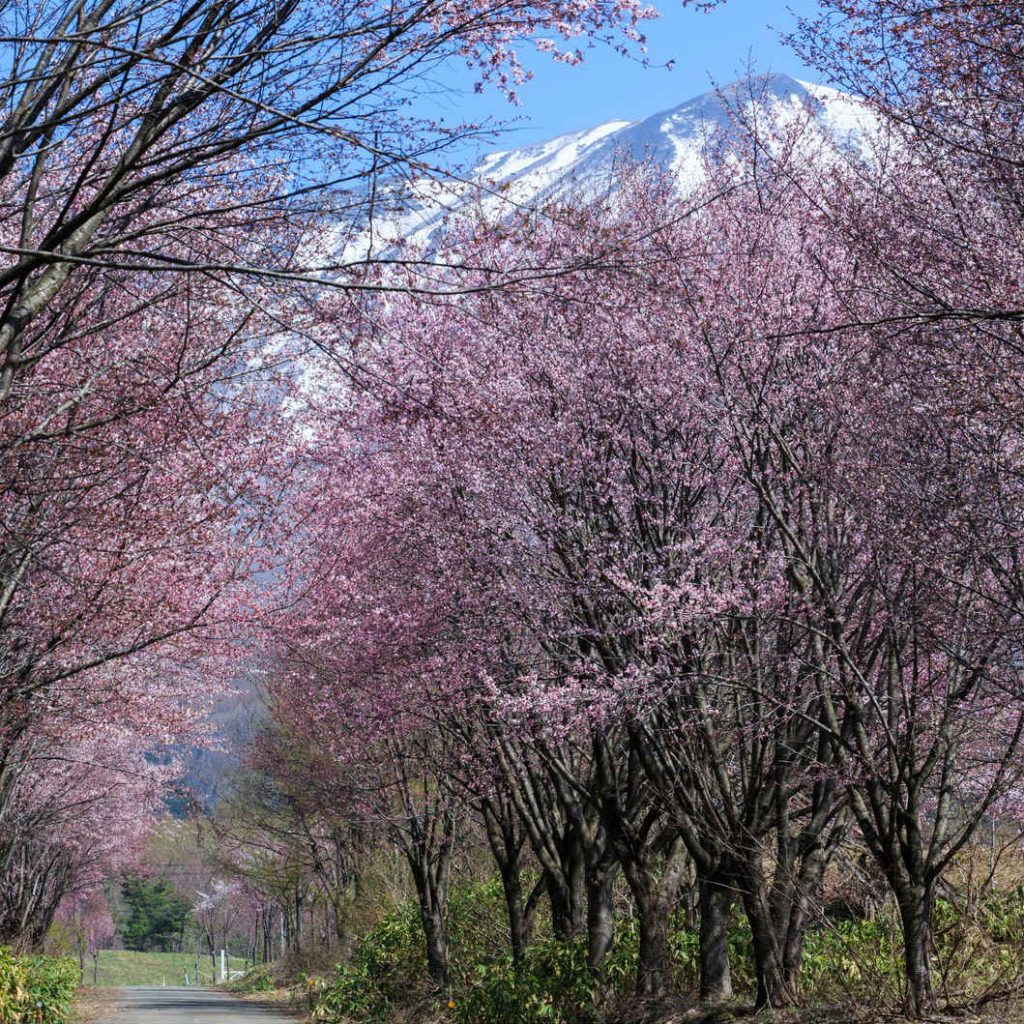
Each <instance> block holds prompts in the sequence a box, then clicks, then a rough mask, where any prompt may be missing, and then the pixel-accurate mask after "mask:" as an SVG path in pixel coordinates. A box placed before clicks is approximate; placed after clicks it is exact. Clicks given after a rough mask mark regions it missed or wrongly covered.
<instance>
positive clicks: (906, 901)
mask: <svg viewBox="0 0 1024 1024" xmlns="http://www.w3.org/2000/svg"><path fill="white" fill-rule="evenodd" d="M934 898H935V894H934V891H933V889H932V888H931V886H927V885H907V886H902V887H901V888H900V890H899V891H898V892H897V894H896V902H897V905H898V906H899V911H900V921H901V923H902V925H903V957H904V965H905V968H906V973H907V992H906V1000H905V1003H906V1005H905V1010H906V1013H907V1016H908V1017H923V1016H925V1015H927V1014H928V1013H929V1012H931V1010H932V1009H933V1008H934V1007H935V992H934V991H933V989H932V973H931V964H930V962H929V957H928V944H929V940H930V939H931V916H932V904H933V903H934Z"/></svg>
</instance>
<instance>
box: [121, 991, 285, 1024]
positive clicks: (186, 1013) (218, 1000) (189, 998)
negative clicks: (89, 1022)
mask: <svg viewBox="0 0 1024 1024" xmlns="http://www.w3.org/2000/svg"><path fill="white" fill-rule="evenodd" d="M103 1024H295V1018H293V1017H288V1016H285V1015H283V1014H280V1013H275V1012H274V1011H271V1010H267V1009H265V1008H263V1007H259V1006H254V1005H252V1004H251V1003H243V1002H241V1001H239V1000H238V999H234V998H232V997H231V996H229V995H225V994H224V993H223V992H213V991H211V990H209V989H202V988H171V987H167V988H164V987H162V986H160V987H148V988H128V989H125V990H124V992H123V993H121V999H120V1002H119V1004H118V1006H117V1007H116V1009H114V1010H113V1011H112V1012H109V1011H108V1013H107V1014H106V1015H105V1016H104V1018H103Z"/></svg>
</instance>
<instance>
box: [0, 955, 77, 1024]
mask: <svg viewBox="0 0 1024 1024" xmlns="http://www.w3.org/2000/svg"><path fill="white" fill-rule="evenodd" d="M78 981H79V971H78V966H77V964H76V963H75V961H74V960H72V959H70V958H69V957H49V956H15V955H14V954H13V953H11V951H10V950H8V949H0V1021H3V1024H64V1021H66V1020H67V1016H68V1011H69V1010H70V1008H71V1000H72V998H73V997H74V994H75V990H76V989H77V988H78Z"/></svg>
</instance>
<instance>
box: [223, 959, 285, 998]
mask: <svg viewBox="0 0 1024 1024" xmlns="http://www.w3.org/2000/svg"><path fill="white" fill-rule="evenodd" d="M224 988H226V989H227V990H228V991H229V992H272V991H273V990H274V988H275V985H274V979H273V977H272V976H271V973H270V967H269V965H268V964H255V965H254V966H252V967H250V968H249V969H248V970H247V971H246V972H245V974H243V975H242V976H241V977H240V978H235V979H234V980H233V981H229V982H228V983H227V984H226V985H225V986H224Z"/></svg>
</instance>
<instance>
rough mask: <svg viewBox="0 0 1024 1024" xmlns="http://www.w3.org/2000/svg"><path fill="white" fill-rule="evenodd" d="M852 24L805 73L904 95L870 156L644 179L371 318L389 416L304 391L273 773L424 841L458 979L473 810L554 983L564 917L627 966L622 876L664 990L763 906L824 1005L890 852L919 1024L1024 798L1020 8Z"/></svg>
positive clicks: (814, 32)
mask: <svg viewBox="0 0 1024 1024" xmlns="http://www.w3.org/2000/svg"><path fill="white" fill-rule="evenodd" d="M823 7H824V13H823V15H822V18H821V20H819V21H818V22H816V23H814V24H812V25H808V26H806V27H805V28H806V33H805V35H804V36H803V37H802V38H803V40H804V42H803V43H801V44H800V45H802V46H803V50H804V53H805V55H806V56H807V57H808V59H810V60H813V61H816V62H818V64H819V65H820V66H821V67H822V68H823V69H824V70H826V71H827V72H829V73H831V74H832V75H833V77H835V78H838V79H839V80H840V81H842V82H843V83H844V84H846V85H847V86H848V87H850V88H853V89H856V91H857V92H858V93H859V94H860V95H862V96H865V97H867V98H868V99H869V100H870V101H872V102H873V104H874V109H875V112H876V114H877V118H878V120H877V127H876V129H875V130H874V131H873V132H872V133H871V135H870V137H869V138H867V139H866V140H865V149H866V150H867V152H865V153H864V154H859V155H857V156H850V155H848V154H846V155H841V154H838V153H837V152H836V151H835V149H834V148H829V147H824V148H822V147H820V145H818V143H817V142H816V139H817V136H814V135H813V134H812V133H805V132H803V131H801V130H800V129H799V128H797V129H792V128H790V129H788V130H783V129H777V130H775V131H773V130H772V128H771V126H766V125H765V124H764V123H763V122H760V123H747V122H746V117H747V115H746V113H745V112H744V111H743V110H738V111H737V113H736V124H735V131H736V134H737V135H739V136H740V137H741V138H742V141H741V142H740V143H739V144H738V149H739V151H740V155H739V156H737V155H736V153H737V143H736V140H735V139H734V140H732V143H731V146H730V147H729V149H728V151H727V152H726V153H724V154H723V157H722V159H720V160H717V161H716V160H712V161H710V162H709V166H708V168H707V180H706V183H705V184H704V185H703V186H702V187H701V188H700V189H698V190H697V191H696V192H695V193H693V194H691V195H688V196H685V197H680V196H678V194H677V193H676V190H675V185H674V183H673V182H671V181H662V180H658V179H657V178H655V177H654V176H652V175H651V174H649V173H648V172H646V171H644V170H643V169H640V170H637V171H636V172H634V173H631V174H628V175H626V176H625V177H624V179H623V180H622V182H621V183H620V188H619V191H618V193H617V195H616V196H615V197H614V198H613V199H612V200H611V201H609V202H606V203H598V202H587V201H585V199H581V200H580V201H578V202H575V203H568V204H563V205H561V206H559V207H557V208H552V209H550V210H547V211H545V217H544V218H537V217H535V216H530V217H523V218H521V219H520V220H517V221H516V222H514V223H513V224H509V223H508V222H505V223H503V224H502V225H499V226H497V227H488V226H487V225H482V226H477V228H476V229H474V230H473V231H467V232H466V233H465V234H464V235H462V236H461V237H459V238H457V239H455V240H454V241H453V242H452V243H451V244H452V245H453V246H454V247H455V248H456V249H457V251H458V252H459V253H460V254H461V255H462V256H463V257H464V259H465V261H466V262H467V263H469V264H473V265H480V266H496V267H502V268H503V269H504V271H505V275H506V276H505V277H504V278H499V277H498V276H497V275H492V274H490V273H488V272H484V271H482V272H480V273H478V274H476V275H475V276H474V277H473V278H472V283H473V284H474V285H475V288H474V289H473V290H471V291H470V293H469V294H467V295H465V296H464V297H463V298H461V299H459V300H458V301H455V302H447V303H439V302H437V301H431V300H424V299H422V298H416V297H408V296H406V297H401V298H399V297H393V298H391V299H389V300H388V301H386V302H385V303H383V304H381V305H378V306H375V307H374V308H372V309H371V310H369V311H368V313H367V317H366V321H365V330H364V335H363V337H362V338H361V339H360V348H359V352H360V365H359V368H358V369H357V370H355V371H354V379H355V384H356V387H355V388H352V387H350V386H349V384H348V381H349V380H350V379H351V377H352V372H350V373H349V374H348V376H347V377H346V381H345V382H344V383H339V387H338V389H336V390H332V389H330V388H329V387H328V388H325V389H324V393H319V394H317V395H314V396H312V397H309V398H308V402H309V405H310V408H311V413H312V422H313V423H314V428H315V439H314V441H313V443H312V445H311V449H310V451H309V454H308V459H307V461H306V463H305V465H304V466H303V467H302V472H303V491H302V494H301V496H300V498H299V500H298V505H297V513H298V516H297V520H296V521H297V523H298V524H299V525H298V527H297V528H296V529H295V530H294V532H293V533H292V536H291V540H292V556H291V557H292V565H293V567H295V568H296V570H297V571H296V576H295V587H296V599H297V604H296V609H295V611H293V612H292V613H291V614H290V615H289V616H288V617H287V618H286V619H285V620H284V623H283V624H282V621H281V620H280V619H278V620H277V621H276V622H275V623H274V627H275V632H276V635H277V643H278V649H279V650H280V651H282V652H283V654H282V657H283V659H284V661H285V666H284V668H283V669H282V670H281V671H280V672H279V673H277V674H276V676H275V677H274V680H273V681H272V683H271V687H270V690H271V701H272V706H273V712H274V718H275V721H276V723H277V731H276V733H275V734H274V736H276V737H277V738H276V739H274V738H273V736H272V737H271V738H270V739H268V740H266V741H264V742H263V743H262V745H261V746H260V747H259V750H258V752H257V758H258V759H263V763H264V764H265V765H266V766H268V767H272V768H273V770H274V771H275V772H276V774H277V775H278V777H282V776H285V777H291V778H292V779H293V780H295V782H294V783H293V788H294V789H296V790H298V791H301V792H302V793H304V794H306V799H307V800H319V801H320V804H319V806H320V807H321V808H322V809H323V810H324V811H325V812H329V814H330V815H332V816H333V817H336V816H337V813H338V809H339V808H341V807H344V808H345V809H346V817H347V820H348V821H349V823H350V824H351V825H352V826H353V827H356V828H363V829H378V830H379V829H384V830H386V832H387V834H388V836H389V837H390V840H391V842H392V843H393V844H394V847H395V849H396V850H398V851H400V852H401V854H402V855H403V857H404V858H405V860H406V862H407V864H408V868H409V870H410V875H411V878H412V879H413V881H414V883H415V889H416V893H417V895H418V899H419V905H420V910H421V919H422V925H423V929H424V936H425V948H426V956H427V962H428V966H429V971H430V974H431V976H432V977H433V979H434V980H435V982H436V983H437V985H439V986H441V987H443V986H445V985H446V983H447V959H446V957H447V953H446V938H445V920H446V901H447V890H448V885H449V877H450V871H451V864H452V857H453V851H454V850H455V848H456V845H457V843H458V839H459V835H460V833H461V832H464V831H465V828H466V825H465V823H466V821H467V820H468V819H469V818H470V817H472V818H474V819H475V820H476V821H477V822H478V823H479V825H480V827H481V828H482V829H483V831H484V832H485V834H486V836H487V839H488V842H489V846H490V849H491V852H492V853H493V857H494V862H495V866H496V869H497V870H498V872H499V873H500V875H501V879H502V882H503V886H504V892H505V897H506V902H507V907H508V922H509V933H510V942H511V948H512V950H513V953H514V954H515V955H516V956H520V955H521V954H522V951H523V949H524V947H525V945H526V943H527V942H528V941H529V935H530V921H531V917H532V915H533V914H534V912H535V909H536V906H537V899H538V896H539V894H540V893H541V892H543V893H544V894H545V895H546V896H547V904H548V906H549V908H550V914H551V925H552V929H553V931H554V933H555V934H556V935H558V936H561V937H565V938H570V937H573V936H577V935H585V936H586V940H587V945H588V950H589V962H590V964H591V966H592V967H593V968H594V969H598V968H599V967H600V964H601V961H602V959H603V958H604V957H605V956H606V955H607V954H608V952H609V950H610V949H611V948H612V946H613V943H614V941H615V940H614V915H613V912H612V887H613V883H614V882H615V880H616V878H617V877H618V876H620V875H621V877H622V878H624V880H625V882H626V884H627V886H628V889H629V893H630V896H631V901H632V905H633V907H634V911H635V914H636V917H637V919H638V923H639V931H640V957H639V969H638V976H637V979H636V985H637V991H638V993H640V994H642V995H645V996H653V995H659V994H661V993H662V992H663V991H664V989H665V986H666V981H667V965H668V949H667V936H666V921H667V918H668V915H669V911H670V909H671V908H672V907H673V905H674V904H675V902H676V901H677V899H678V898H679V896H680V894H681V892H682V891H684V889H686V888H689V887H690V886H691V885H692V886H694V887H695V890H696V892H697V894H698V895H699V911H700V912H699V929H700V958H701V989H702V995H703V996H704V997H705V998H708V999H720V998H723V997H726V996H728V995H729V994H730V992H731V982H730V973H729V957H728V947H727V943H726V926H727V923H728V919H729V916H730V914H731V913H732V912H733V908H734V905H735V907H736V908H738V911H739V912H740V913H742V915H743V916H744V918H745V919H746V921H747V923H748V924H749V928H750V931H751V934H752V936H753V955H754V961H755V966H756V973H757V995H756V1000H757V1003H758V1005H759V1006H769V1005H770V1006H785V1005H792V1004H794V1003H796V1002H798V1001H799V1000H800V999H801V998H803V996H804V993H802V992H801V991H800V987H799V972H800V963H801V954H802V947H803V942H804V938H805V936H806V934H807V931H808V928H809V927H811V926H812V925H813V924H814V923H815V922H816V921H817V920H818V919H819V918H820V915H821V913H822V897H821V893H822V887H823V884H824V881H825V879H826V875H827V873H828V872H829V868H830V864H832V862H833V859H834V858H835V857H836V855H837V851H840V850H844V849H845V850H849V849H850V848H852V849H854V850H856V851H859V853H860V855H862V856H863V858H864V859H865V861H866V862H868V863H873V865H874V867H875V870H876V871H877V873H878V874H879V875H880V876H881V878H882V879H884V882H885V885H886V887H887V889H888V892H889V894H890V896H891V899H892V901H893V903H894V904H895V906H896V908H897V910H898V914H899V920H900V923H901V925H902V934H903V943H904V961H905V976H906V1006H907V1009H908V1010H909V1011H910V1012H911V1013H912V1014H923V1013H925V1012H927V1011H928V1010H929V1009H930V1008H931V1007H932V1005H933V1004H934V1000H935V995H934V992H933V985H932V980H931V969H930V948H931V946H930V929H931V923H932V915H933V909H934V902H935V898H936V892H937V887H938V886H939V885H940V884H941V881H942V879H943V876H944V873H945V872H946V871H947V869H948V868H949V866H950V865H951V863H952V862H953V860H954V859H955V858H956V857H957V856H958V854H960V853H961V851H963V850H964V849H965V847H966V846H967V844H969V842H970V840H971V837H972V836H973V834H974V833H975V832H976V830H977V828H978V826H979V824H980V823H981V822H982V821H985V820H987V819H989V818H992V817H1003V818H1012V817H1013V816H1015V815H1016V814H1017V811H1018V809H1019V801H1020V792H1021V791H1020V784H1021V776H1022V770H1024V757H1022V751H1021V743H1022V738H1024V693H1022V689H1021V688H1022V680H1021V675H1020V667H1021V650H1022V646H1021V640H1022V635H1024V634H1022V612H1024V573H1022V570H1021V567H1022V556H1024V487H1022V484H1024V475H1022V465H1021V453H1022V451H1024V446H1022V441H1024V437H1022V424H1024V407H1022V395H1024V387H1022V384H1024V376H1022V370H1021V365H1022V364H1021V360H1020V355H1021V351H1022V341H1024V338H1022V333H1021V319H1022V310H1024V302H1022V298H1024V297H1022V295H1021V281H1022V280H1024V275H1022V271H1024V267H1022V266H1021V252H1022V251H1024V247H1022V245H1021V243H1022V241H1024V239H1022V236H1021V229H1020V210H1021V209H1022V208H1024V205H1022V203H1024V191H1022V189H1021V181H1020V177H1019V167H1020V165H1021V163H1020V162H1021V158H1022V157H1024V146H1022V145H1021V143H1022V142H1024V140H1022V139H1021V132H1022V130H1024V116H1022V115H1024V110H1022V107H1021V102H1020V101H1021V89H1022V87H1024V68H1022V66H1021V63H1020V48H1019V46H1017V44H1016V40H1017V38H1018V34H1019V26H1020V24H1021V20H1020V19H1021V15H1022V13H1024V12H1022V10H1021V9H1020V5H1017V4H1000V5H988V4H973V3H954V4H947V5H942V7H936V6H935V5H932V4H927V3H924V2H923V0H883V2H879V3H862V4H859V3H855V4H848V3H844V2H839V0H836V2H834V3H831V2H826V3H825V4H824V5H823ZM579 253H585V254H587V258H588V264H589V269H587V270H585V271H579V272H576V273H573V274H571V275H565V276H561V277H556V278H549V279H545V280H543V281H542V282H536V281H534V282H532V283H531V282H528V281H525V280H522V279H521V281H520V283H519V284H515V283H512V284H509V283H508V281H509V279H510V278H511V279H512V280H513V281H514V279H515V278H516V276H517V271H520V270H523V269H525V268H530V267H537V266H566V265H569V264H571V263H572V262H573V260H574V259H576V258H577V255H578V254H579ZM520 276H521V278H525V274H524V275H520ZM498 284H501V285H502V287H500V288H499V287H496V286H497V285H498ZM296 751H302V752H303V753H302V754H301V755H297V754H296ZM527 851H528V855H529V857H530V859H531V862H532V863H534V864H535V865H536V866H537V867H538V868H539V871H540V883H539V886H538V889H537V890H536V891H535V892H533V893H529V892H526V891H525V890H524V888H523V877H524V876H523V874H522V872H521V868H522V865H523V858H524V856H527Z"/></svg>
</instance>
